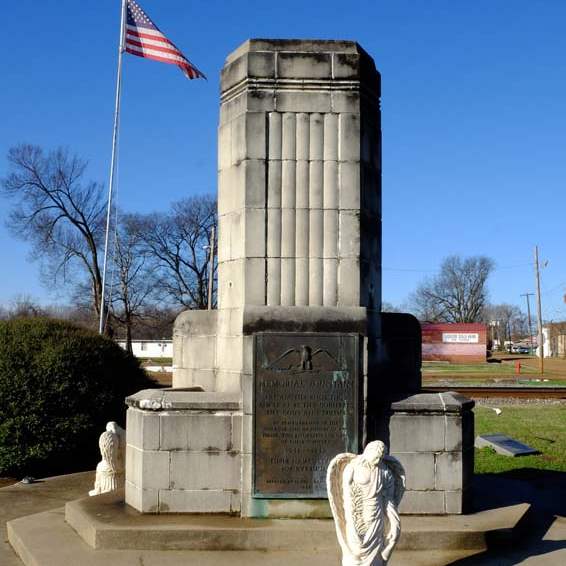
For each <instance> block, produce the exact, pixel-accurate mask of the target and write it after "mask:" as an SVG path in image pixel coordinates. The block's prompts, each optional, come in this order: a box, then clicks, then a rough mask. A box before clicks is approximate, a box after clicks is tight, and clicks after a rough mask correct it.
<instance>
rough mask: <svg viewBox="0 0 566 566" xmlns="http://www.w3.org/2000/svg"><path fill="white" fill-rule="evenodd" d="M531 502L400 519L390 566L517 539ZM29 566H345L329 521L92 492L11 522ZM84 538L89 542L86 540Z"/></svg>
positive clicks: (441, 560)
mask: <svg viewBox="0 0 566 566" xmlns="http://www.w3.org/2000/svg"><path fill="white" fill-rule="evenodd" d="M528 508H529V506H528V505H527V504H520V505H514V506H512V507H506V508H503V509H493V510H489V511H483V512H480V513H476V514H473V515H469V516H466V517H465V518H464V517H458V518H454V517H428V518H423V517H410V516H404V517H403V518H402V523H403V527H402V535H401V538H400V541H399V544H398V546H397V551H396V553H395V554H394V555H393V558H392V561H391V565H392V566H396V565H398V566H402V565H408V564H411V565H416V566H442V565H445V564H450V563H453V562H454V561H455V560H456V559H459V558H463V557H465V556H470V555H473V554H478V553H481V552H483V551H485V549H486V548H494V547H499V546H502V547H506V546H507V545H510V544H512V542H513V537H514V534H515V533H516V530H517V528H518V525H519V522H520V520H521V518H522V517H523V516H524V515H525V513H526V512H527V511H528ZM8 537H9V540H10V543H11V544H12V546H13V547H14V549H15V550H16V552H17V554H18V556H19V557H20V558H21V560H22V562H23V564H25V565H26V566H31V565H33V566H61V564H85V565H88V566H112V565H114V564H116V565H120V566H130V565H132V566H134V565H135V566H137V565H139V564H140V563H141V562H143V563H144V564H147V565H155V566H157V565H159V566H180V565H181V564H193V563H194V564H203V565H209V566H212V565H218V564H226V561H229V562H230V563H232V564H235V565H238V564H246V565H250V564H251V565H255V564H257V565H260V564H267V563H268V564H270V565H271V564H273V565H276V566H278V565H281V566H283V565H288V564H291V563H292V564H296V565H297V566H301V565H303V564H304V565H311V566H318V565H320V566H322V565H323V564H324V565H327V564H333V563H336V564H338V563H339V557H340V551H339V548H338V544H337V542H336V535H335V531H334V525H333V522H332V521H331V520H320V521H313V520H285V521H279V520H260V519H240V518H238V517H230V516H227V515H220V516H216V517H209V516H203V515H193V516H188V515H170V516H161V515H160V516H156V515H151V514H140V513H138V512H136V511H135V510H133V509H132V508H131V507H129V506H128V505H125V504H124V502H123V499H121V498H120V495H118V494H116V493H108V494H103V495H100V496H96V497H86V498H84V499H79V500H76V501H73V502H70V503H68V504H67V506H66V508H65V509H57V510H54V511H48V512H43V513H38V514H36V515H30V516H27V517H22V518H20V519H16V520H13V521H11V522H9V523H8ZM85 543H86V544H85Z"/></svg>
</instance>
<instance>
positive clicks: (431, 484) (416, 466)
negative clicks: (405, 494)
mask: <svg viewBox="0 0 566 566" xmlns="http://www.w3.org/2000/svg"><path fill="white" fill-rule="evenodd" d="M392 456H395V458H397V459H398V460H399V461H400V462H401V464H403V467H404V468H405V474H406V481H407V485H406V487H407V489H408V490H428V489H430V490H432V489H435V460H434V454H433V453H432V452H395V453H392ZM437 489H439V488H437Z"/></svg>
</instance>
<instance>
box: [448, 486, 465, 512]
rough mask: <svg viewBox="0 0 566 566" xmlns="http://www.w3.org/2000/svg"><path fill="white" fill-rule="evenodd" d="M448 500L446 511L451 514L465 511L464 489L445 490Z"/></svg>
mask: <svg viewBox="0 0 566 566" xmlns="http://www.w3.org/2000/svg"><path fill="white" fill-rule="evenodd" d="M444 497H445V500H446V513H448V514H449V515H460V514H461V513H463V512H464V494H463V493H462V491H446V492H444Z"/></svg>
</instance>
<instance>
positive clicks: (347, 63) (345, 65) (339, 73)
mask: <svg viewBox="0 0 566 566" xmlns="http://www.w3.org/2000/svg"><path fill="white" fill-rule="evenodd" d="M333 57H334V65H333V67H334V69H333V70H334V78H335V79H357V78H359V76H360V72H359V64H360V56H359V55H358V54H357V53H334V54H333Z"/></svg>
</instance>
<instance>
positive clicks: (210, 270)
mask: <svg viewBox="0 0 566 566" xmlns="http://www.w3.org/2000/svg"><path fill="white" fill-rule="evenodd" d="M209 261H210V263H209V265H208V310H211V309H212V282H213V279H214V226H213V227H212V228H211V229H210V260H209Z"/></svg>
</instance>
